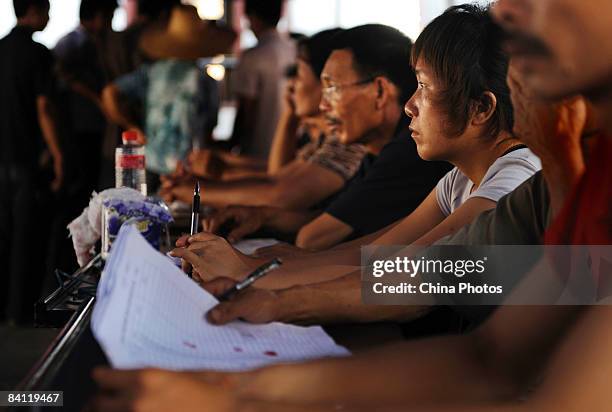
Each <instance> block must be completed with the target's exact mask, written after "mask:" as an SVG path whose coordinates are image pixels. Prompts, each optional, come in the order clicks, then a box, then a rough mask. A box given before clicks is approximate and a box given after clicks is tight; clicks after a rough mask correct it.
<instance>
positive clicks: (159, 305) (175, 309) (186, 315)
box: [92, 226, 349, 371]
mask: <svg viewBox="0 0 612 412" xmlns="http://www.w3.org/2000/svg"><path fill="white" fill-rule="evenodd" d="M216 304H217V300H216V299H215V298H214V297H213V296H212V295H210V294H209V293H208V292H206V291H205V290H203V289H202V288H200V287H199V286H198V285H197V284H196V283H194V282H193V281H192V280H191V279H189V278H188V277H187V276H185V274H184V273H183V272H181V271H180V270H179V269H178V268H177V267H175V266H174V265H173V264H172V262H171V261H170V260H169V259H168V258H167V257H165V256H164V255H162V254H161V253H159V252H157V251H155V250H154V249H153V248H152V247H151V246H149V244H148V243H147V242H146V240H145V239H144V238H143V237H142V236H141V235H140V234H139V233H138V231H137V230H136V229H135V228H132V227H129V226H126V227H125V228H122V229H121V232H120V234H119V237H118V239H117V240H116V241H115V244H114V246H113V250H112V252H111V256H110V258H109V260H108V262H107V265H106V268H105V270H104V274H103V275H102V280H101V282H100V285H99V287H98V296H97V302H96V306H95V308H94V313H93V317H92V330H93V333H94V336H95V337H96V339H97V340H98V342H99V343H100V346H101V347H102V349H103V350H104V352H105V353H106V355H107V356H108V358H109V360H110V362H111V364H112V365H113V366H114V367H116V368H122V369H125V368H141V367H159V368H165V369H175V370H183V369H211V370H234V371H236V370H247V369H252V368H256V367H259V366H263V365H266V364H271V363H278V362H289V361H301V360H306V359H313V358H321V357H329V356H345V355H348V354H349V352H348V351H347V350H346V349H345V348H343V347H341V346H338V345H336V344H335V342H334V341H333V340H332V339H331V338H330V337H329V336H328V335H327V334H326V333H325V332H324V331H323V329H322V328H320V327H318V326H317V327H308V328H304V327H298V326H292V325H286V324H282V323H271V324H267V325H251V324H248V323H244V322H233V323H231V324H228V325H225V326H214V325H211V324H209V323H208V322H207V321H206V319H205V317H204V314H205V313H206V312H207V311H208V310H209V309H210V308H212V307H213V306H215V305H216Z"/></svg>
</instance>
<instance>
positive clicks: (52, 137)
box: [36, 96, 62, 160]
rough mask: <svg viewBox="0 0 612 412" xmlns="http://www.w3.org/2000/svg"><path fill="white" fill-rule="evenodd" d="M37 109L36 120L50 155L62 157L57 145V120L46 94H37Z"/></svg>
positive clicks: (56, 157)
mask: <svg viewBox="0 0 612 412" xmlns="http://www.w3.org/2000/svg"><path fill="white" fill-rule="evenodd" d="M36 103H37V109H38V121H39V124H40V129H41V132H42V136H43V139H44V141H45V144H46V145H47V148H48V149H49V152H50V153H51V156H53V158H54V159H60V160H61V159H62V151H61V149H60V146H59V137H58V132H57V122H56V121H55V114H54V111H53V107H52V104H51V102H50V101H49V99H48V98H47V97H46V96H39V97H38V98H37V100H36Z"/></svg>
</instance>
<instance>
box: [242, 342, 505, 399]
mask: <svg viewBox="0 0 612 412" xmlns="http://www.w3.org/2000/svg"><path fill="white" fill-rule="evenodd" d="M482 352H484V350H483V348H482V347H481V346H480V343H479V342H477V341H475V340H473V339H471V338H469V337H465V336H461V337H441V338H433V339H426V340H417V341H410V342H402V343H399V344H394V345H390V346H385V347H381V348H378V349H375V350H372V351H370V352H368V353H365V354H363V355H358V356H355V357H354V358H344V359H331V360H322V361H317V362H308V363H305V364H302V365H286V366H277V367H273V368H266V369H263V370H260V371H259V372H256V373H254V378H253V379H251V380H249V381H247V382H246V383H245V384H244V385H243V386H242V389H241V391H243V392H244V393H248V394H251V395H252V396H257V394H259V397H260V398H263V399H274V400H284V401H288V402H290V401H304V402H322V401H332V402H334V401H337V402H342V401H345V402H356V403H359V402H364V403H370V402H373V403H376V402H380V403H383V404H384V403H390V404H393V403H395V402H406V401H407V400H408V401H409V402H410V403H411V404H419V403H427V402H432V401H433V400H436V401H437V402H445V401H455V402H461V401H464V402H468V401H483V400H490V399H501V398H507V397H512V396H513V395H515V394H516V386H515V385H514V384H513V383H512V382H509V381H508V380H506V379H504V377H503V376H499V375H498V374H496V373H495V370H494V368H488V367H486V364H485V363H484V362H483V360H482V357H481V353H482Z"/></svg>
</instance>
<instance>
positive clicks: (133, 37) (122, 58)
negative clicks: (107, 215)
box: [98, 0, 181, 190]
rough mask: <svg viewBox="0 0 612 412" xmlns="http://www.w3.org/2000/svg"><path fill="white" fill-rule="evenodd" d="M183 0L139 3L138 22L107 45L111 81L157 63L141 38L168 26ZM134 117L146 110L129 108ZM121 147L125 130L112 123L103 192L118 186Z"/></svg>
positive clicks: (105, 151) (108, 131)
mask: <svg viewBox="0 0 612 412" xmlns="http://www.w3.org/2000/svg"><path fill="white" fill-rule="evenodd" d="M179 4H181V0H138V1H137V15H136V19H135V20H134V22H133V23H132V24H130V26H129V27H127V28H126V29H125V30H123V31H121V32H111V33H110V35H109V36H108V41H107V42H106V43H105V51H104V59H105V66H106V69H107V74H108V76H109V81H113V80H115V79H117V78H119V77H121V76H123V75H125V74H128V73H131V72H133V71H134V70H136V69H137V68H138V67H140V65H141V64H143V63H150V62H152V61H153V59H152V58H151V57H148V56H147V55H146V54H145V53H144V52H143V51H142V50H141V48H140V46H139V42H140V36H141V35H142V33H143V32H144V31H145V30H147V28H149V27H155V26H159V27H163V26H165V25H166V24H167V23H168V18H169V17H170V13H171V11H172V9H173V8H174V7H175V6H177V5H179ZM125 109H126V110H130V111H131V112H130V116H131V117H134V118H137V117H139V116H141V115H142V108H139V107H128V108H125ZM119 144H121V128H120V127H119V126H117V125H116V124H114V123H109V124H108V125H107V128H106V132H105V135H104V142H103V144H102V159H101V164H102V167H101V170H100V180H99V183H98V186H99V188H100V189H101V190H103V189H107V188H109V187H114V186H115V170H114V167H115V148H116V147H117V145H119Z"/></svg>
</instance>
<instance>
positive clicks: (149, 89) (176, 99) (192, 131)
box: [102, 6, 236, 194]
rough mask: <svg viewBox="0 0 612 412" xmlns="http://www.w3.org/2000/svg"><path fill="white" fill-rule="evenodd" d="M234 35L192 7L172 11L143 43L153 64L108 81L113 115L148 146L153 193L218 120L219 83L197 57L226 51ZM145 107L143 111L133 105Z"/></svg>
mask: <svg viewBox="0 0 612 412" xmlns="http://www.w3.org/2000/svg"><path fill="white" fill-rule="evenodd" d="M235 38H236V34H235V33H234V32H233V31H231V30H229V29H223V28H219V27H216V26H214V25H213V24H211V23H208V22H205V21H202V20H201V19H200V17H199V16H198V13H197V11H196V9H195V7H193V6H178V7H175V8H174V9H173V10H172V14H171V17H170V20H169V22H168V24H167V26H166V27H158V26H156V27H151V28H150V29H148V30H147V31H146V32H144V33H143V34H142V36H141V40H140V45H141V47H142V49H143V51H144V52H145V53H146V54H147V55H148V56H150V57H151V58H153V59H156V61H155V62H154V63H150V64H144V65H142V66H140V67H139V68H138V69H137V70H136V71H134V72H132V73H129V74H127V75H125V76H122V77H120V78H118V79H117V80H115V81H114V82H113V83H112V84H111V85H109V86H107V87H106V88H105V89H104V91H103V94H102V99H103V104H104V108H105V110H106V113H107V115H108V116H109V118H110V119H111V120H112V121H113V122H115V123H116V124H118V125H119V126H121V127H122V128H123V129H135V130H137V131H139V133H140V136H141V143H143V144H144V143H146V145H145V155H146V168H147V186H148V190H149V193H151V194H153V193H155V192H156V191H157V189H158V188H159V186H160V176H161V175H164V174H169V173H172V172H174V171H175V170H176V166H177V163H178V162H179V161H183V160H185V158H186V156H187V154H188V153H189V151H190V150H191V147H192V142H193V141H194V140H198V141H199V140H201V138H202V136H204V135H205V134H206V133H210V131H212V128H214V126H215V125H216V120H217V112H218V105H219V96H218V86H217V84H216V82H215V81H214V80H213V79H212V78H210V77H209V76H207V75H206V74H205V73H203V72H202V70H200V69H199V68H198V66H197V63H196V60H197V59H199V58H202V57H209V56H214V55H216V54H219V53H223V52H225V51H227V50H228V49H229V48H230V47H231V45H232V44H233V42H234V40H235ZM134 106H138V107H142V109H143V110H142V116H140V118H137V117H135V116H134V115H133V110H130V108H131V107H134Z"/></svg>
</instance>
